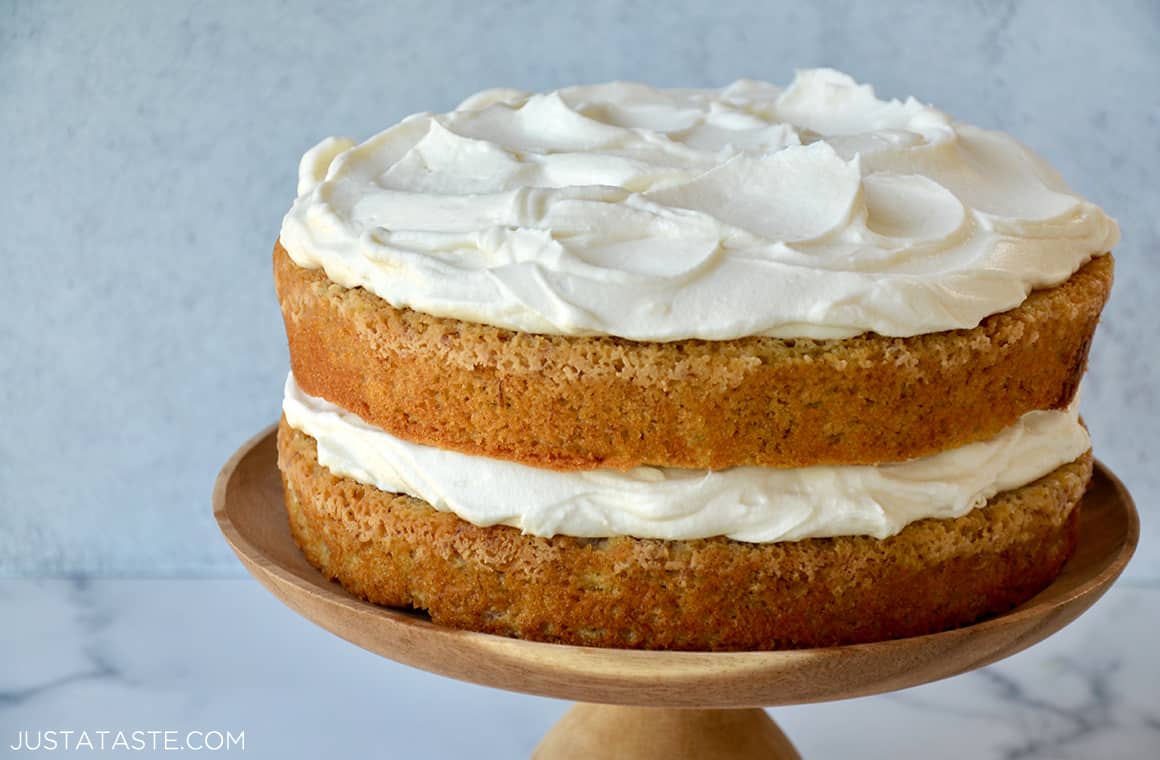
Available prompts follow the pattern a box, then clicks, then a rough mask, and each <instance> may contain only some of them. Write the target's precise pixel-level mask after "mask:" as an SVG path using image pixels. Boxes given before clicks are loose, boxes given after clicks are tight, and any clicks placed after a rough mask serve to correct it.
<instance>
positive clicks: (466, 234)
mask: <svg viewBox="0 0 1160 760" xmlns="http://www.w3.org/2000/svg"><path fill="white" fill-rule="evenodd" d="M1118 235H1119V232H1118V229H1117V226H1116V223H1115V222H1114V221H1113V220H1112V219H1111V218H1109V217H1108V216H1107V215H1105V214H1104V213H1103V212H1102V211H1101V210H1100V209H1099V208H1097V207H1096V206H1094V205H1092V204H1091V203H1088V202H1086V201H1084V200H1083V199H1081V198H1079V197H1078V196H1076V195H1075V194H1074V193H1073V192H1072V191H1071V190H1070V189H1069V188H1068V187H1067V185H1066V184H1065V183H1064V181H1063V180H1062V179H1061V178H1060V177H1059V175H1058V174H1057V173H1056V172H1055V171H1054V170H1053V169H1051V167H1049V166H1048V165H1047V164H1045V163H1044V162H1043V161H1042V160H1040V159H1039V158H1038V157H1037V156H1035V155H1034V154H1033V153H1032V152H1031V151H1029V150H1028V149H1027V148H1025V147H1023V146H1022V145H1020V144H1019V143H1018V142H1017V141H1015V140H1014V139H1012V138H1011V137H1009V136H1007V135H1004V134H1001V133H998V132H991V131H987V130H984V129H980V128H978V127H973V126H970V125H967V124H961V123H958V122H955V121H953V120H952V119H951V118H950V117H948V116H947V115H946V114H944V113H942V112H941V111H938V110H936V109H934V108H931V107H929V106H926V105H923V104H922V103H919V102H918V101H916V100H914V99H909V100H907V101H905V102H900V101H897V100H892V101H882V100H879V99H878V98H877V97H875V95H874V91H873V89H871V88H870V87H869V86H867V85H858V84H856V83H855V82H854V81H853V80H851V79H850V78H849V77H847V76H846V75H844V74H841V73H839V72H836V71H832V70H828V69H818V70H809V71H802V72H799V73H798V75H797V77H796V78H795V80H794V82H793V84H792V85H790V86H789V87H788V88H786V89H784V90H783V89H780V88H778V87H775V86H773V85H770V84H765V83H762V82H753V81H746V80H742V81H738V82H735V83H733V84H731V85H729V86H728V87H725V88H723V89H720V90H661V89H654V88H651V87H647V86H644V85H639V84H628V83H622V82H614V83H609V84H601V85H592V86H583V87H570V88H567V89H563V90H559V91H556V92H551V93H547V94H529V93H525V92H518V91H514V90H494V91H487V92H483V93H480V94H478V95H475V96H474V97H472V98H469V99H468V100H467V101H465V102H464V103H463V104H462V105H460V107H459V108H458V109H457V110H455V111H453V112H451V113H447V114H441V115H434V114H428V113H423V114H416V115H414V116H410V117H408V118H406V119H404V120H403V121H402V122H401V123H399V124H398V125H396V126H394V127H391V128H390V129H387V130H386V131H384V132H381V133H379V134H378V135H376V136H374V137H372V138H371V139H370V140H367V141H366V142H364V143H362V144H360V145H356V144H355V143H354V141H352V140H349V139H337V138H330V139H327V140H325V141H323V142H322V143H320V144H319V145H318V146H317V147H315V148H314V149H312V150H311V151H309V152H308V153H307V154H306V155H305V156H304V157H303V158H302V163H301V166H300V170H299V183H298V198H297V200H296V201H295V202H294V205H293V207H292V208H291V209H290V211H289V213H287V215H286V217H285V219H284V221H283V224H282V236H281V239H282V243H283V245H284V246H285V247H286V250H287V251H288V252H289V254H290V256H291V258H293V260H294V261H295V262H296V263H297V264H298V265H300V266H304V267H310V268H317V267H321V268H323V269H324V270H325V272H326V274H327V276H328V277H329V278H330V279H331V280H333V281H335V282H337V283H339V284H341V285H344V286H346V287H355V286H361V287H364V288H366V289H368V290H370V291H371V292H373V293H375V294H377V295H379V296H381V297H382V298H384V299H385V300H386V301H388V302H389V303H391V304H393V305H395V306H397V307H410V308H413V309H416V310H419V311H423V312H426V313H429V314H434V315H437V316H446V317H453V318H457V319H462V320H467V321H473V322H482V323H486V324H492V325H496V326H499V327H505V328H510V329H514V330H522V331H528V332H540V333H556V334H564V335H594V334H607V335H617V336H621V337H624V338H629V339H635V340H650V341H669V340H678V339H683V338H704V339H709V340H724V339H729V338H736V337H741V336H745V335H773V336H778V337H787V338H789V337H811V338H838V337H848V336H851V335H855V334H858V333H862V332H866V331H872V332H877V333H880V334H882V335H891V336H907V335H916V334H921V333H928V332H937V331H942V330H950V329H958V328H970V327H974V326H976V325H977V324H978V323H979V321H980V320H981V319H983V318H984V317H986V316H988V315H990V314H994V313H997V312H1000V311H1005V310H1007V309H1011V308H1013V307H1015V306H1017V305H1019V304H1020V303H1021V302H1022V301H1023V299H1024V298H1025V297H1026V295H1027V293H1028V292H1029V291H1030V290H1031V289H1033V288H1037V287H1046V286H1050V285H1055V284H1058V283H1060V282H1062V281H1064V280H1065V279H1067V278H1068V277H1069V276H1070V275H1071V274H1072V273H1073V272H1075V271H1076V270H1077V269H1078V268H1079V267H1080V266H1082V265H1083V264H1084V263H1085V262H1086V261H1087V260H1088V259H1090V258H1091V257H1092V256H1093V255H1098V254H1099V253H1102V252H1104V251H1107V250H1110V249H1111V248H1112V246H1113V245H1114V244H1115V243H1116V241H1117V240H1118Z"/></svg>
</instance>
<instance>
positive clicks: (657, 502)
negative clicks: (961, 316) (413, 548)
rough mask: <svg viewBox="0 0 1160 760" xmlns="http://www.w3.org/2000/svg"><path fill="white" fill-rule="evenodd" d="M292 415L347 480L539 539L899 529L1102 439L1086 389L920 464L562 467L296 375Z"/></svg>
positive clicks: (966, 504) (965, 508) (786, 536)
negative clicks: (489, 449)
mask: <svg viewBox="0 0 1160 760" xmlns="http://www.w3.org/2000/svg"><path fill="white" fill-rule="evenodd" d="M282 410H283V413H284V414H285V417H286V421H287V423H288V424H289V425H290V426H291V427H293V428H295V429H297V430H301V431H302V432H304V433H306V434H307V435H309V436H311V437H313V438H314V439H315V440H316V441H317V443H318V461H319V463H320V464H322V465H323V466H324V467H326V468H327V469H329V470H330V471H331V472H333V473H335V474H336V475H342V476H346V477H349V478H353V479H354V480H357V481H358V482H360V483H363V484H365V485H369V486H373V487H375V488H377V489H379V490H381V491H388V492H392V493H404V494H408V495H410V496H414V497H415V498H418V499H422V500H423V501H425V502H427V503H429V504H430V505H431V506H433V507H434V508H435V509H438V510H440V511H445V512H453V513H454V514H456V515H457V516H459V517H460V518H462V519H464V520H467V521H468V522H471V523H474V524H476V525H482V526H489V525H510V526H512V527H515V528H519V529H520V530H521V531H523V532H524V533H529V534H533V535H537V536H553V535H568V536H584V537H600V536H619V535H625V536H634V537H636V538H660V539H666V540H687V539H695V538H705V537H709V536H728V537H730V538H734V539H737V540H739V541H749V542H762V543H763V542H773V541H793V540H798V539H804V538H821V537H827V536H843V535H867V536H874V537H875V538H886V537H888V536H892V535H894V534H895V533H898V532H899V531H900V530H902V529H903V528H904V527H906V526H907V525H908V524H909V523H911V522H913V521H915V520H921V519H923V518H927V517H933V518H954V517H959V516H961V515H964V514H966V513H967V512H969V511H970V510H972V509H974V508H976V507H978V506H981V505H982V504H984V503H985V502H986V501H987V500H988V499H989V498H991V497H992V496H994V495H995V494H996V493H998V492H1000V491H1005V490H1008V489H1011V488H1018V487H1019V486H1023V485H1026V484H1027V483H1030V482H1032V481H1034V480H1036V479H1038V478H1040V477H1042V476H1044V475H1046V474H1047V473H1049V472H1051V471H1052V470H1054V469H1056V468H1057V467H1059V466H1061V465H1063V464H1065V463H1067V462H1071V461H1073V460H1075V459H1076V458H1077V457H1079V456H1081V455H1082V454H1083V453H1084V452H1085V451H1087V450H1088V449H1089V448H1090V447H1091V441H1090V439H1089V438H1088V434H1087V431H1086V430H1085V429H1084V427H1083V425H1082V424H1080V421H1079V404H1078V395H1077V397H1076V399H1074V400H1073V401H1072V403H1071V405H1070V406H1069V407H1068V408H1067V409H1066V410H1064V411H1033V412H1028V413H1027V414H1025V415H1023V417H1021V418H1020V419H1019V420H1018V421H1017V422H1016V423H1015V424H1014V425H1013V426H1011V427H1009V428H1007V429H1006V430H1004V431H1003V432H1002V433H1000V434H999V435H998V436H996V437H995V438H993V439H991V440H988V441H983V442H979V443H972V444H968V445H966V446H963V447H960V448H957V449H951V450H949V451H944V452H940V453H938V454H934V455H932V456H928V457H923V458H921V459H914V460H911V461H908V462H900V463H892V464H883V465H876V466H872V465H851V466H826V467H805V468H798V469H787V470H779V469H774V468H768V467H735V468H732V469H727V470H683V469H673V468H658V467H638V468H635V469H632V470H628V471H619V470H587V471H579V472H558V471H555V470H545V469H540V468H536V467H530V466H528V465H523V464H519V463H516V462H509V461H503V460H498V459H489V458H487V457H480V456H473V455H470V454H463V453H459V452H454V451H446V450H442V449H438V448H433V447H430V446H423V445H420V444H416V443H411V442H408V441H404V440H402V439H400V438H396V437H395V436H392V435H390V434H389V433H387V432H385V431H383V430H381V429H379V428H376V427H374V426H372V425H370V424H368V423H367V422H365V421H363V420H362V419H360V418H359V417H358V416H357V415H355V414H352V413H351V412H348V411H346V410H344V409H341V408H340V407H338V406H335V405H334V404H331V403H330V402H328V401H325V400H324V399H320V398H316V397H314V396H310V395H308V394H306V393H305V392H303V391H302V390H301V389H300V388H299V387H298V385H297V383H295V381H294V377H293V375H290V376H289V377H287V379H286V388H285V396H284V401H283V406H282Z"/></svg>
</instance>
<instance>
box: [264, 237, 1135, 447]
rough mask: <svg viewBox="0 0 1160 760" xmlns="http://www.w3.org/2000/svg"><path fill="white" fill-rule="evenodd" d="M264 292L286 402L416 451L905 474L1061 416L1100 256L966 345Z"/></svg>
mask: <svg viewBox="0 0 1160 760" xmlns="http://www.w3.org/2000/svg"><path fill="white" fill-rule="evenodd" d="M274 275H275V283H276V287H277V290H278V298H279V301H280V303H281V306H282V314H283V317H284V319H285V323H286V334H287V336H288V338H289V343H290V364H291V367H292V369H293V371H294V376H295V378H297V381H298V385H299V386H300V387H301V388H302V389H303V390H304V391H306V392H307V393H309V394H312V395H314V396H320V397H322V398H325V399H327V400H329V401H331V402H333V403H335V404H337V405H339V406H341V407H343V408H345V409H348V410H350V411H353V412H355V413H356V414H358V415H359V416H360V417H362V418H363V419H364V420H366V421H367V422H370V423H371V424H373V425H375V426H377V427H379V428H382V429H383V430H386V431H388V432H390V433H392V434H393V435H396V436H398V437H400V438H404V439H407V440H410V441H414V442H417V443H423V444H426V445H430V446H438V447H440V448H445V449H454V450H457V451H462V452H466V453H470V454H478V455H483V456H489V457H494V458H500V459H509V460H515V461H518V462H523V463H525V464H531V465H535V466H539V467H551V468H555V469H592V468H597V467H605V468H621V469H627V468H629V467H635V466H637V465H641V464H651V465H661V466H670V467H685V468H710V469H722V468H725V467H733V466H738V465H760V466H767V467H804V466H809V465H816V464H873V463H878V462H891V461H901V460H906V459H912V458H915V457H919V456H925V455H928V454H933V453H935V452H938V451H943V450H946V449H949V448H954V447H957V446H962V445H964V444H966V443H970V442H973V441H979V440H985V439H988V438H991V437H993V436H995V435H996V434H998V433H999V431H1001V430H1002V429H1003V428H1005V427H1008V426H1009V425H1011V424H1013V423H1014V422H1015V421H1016V420H1017V419H1018V418H1019V416H1020V415H1022V414H1024V413H1025V412H1028V411H1031V410H1034V409H1055V408H1061V407H1063V406H1066V404H1067V403H1068V401H1069V400H1070V399H1071V397H1072V394H1073V393H1074V391H1075V388H1076V385H1077V384H1078V382H1079V378H1080V376H1081V375H1082V374H1083V371H1084V367H1085V364H1086V362H1087V354H1088V347H1089V345H1090V342H1091V337H1092V333H1093V332H1094V331H1095V327H1096V323H1097V321H1098V319H1099V314H1100V310H1101V309H1102V308H1103V305H1104V302H1105V301H1106V300H1107V296H1108V291H1109V289H1110V288H1111V283H1112V258H1111V256H1110V255H1104V256H1100V257H1097V258H1095V259H1093V260H1092V261H1091V262H1089V263H1088V264H1087V265H1085V266H1084V267H1083V268H1082V269H1080V271H1078V272H1077V273H1076V274H1074V275H1073V276H1072V277H1071V278H1070V279H1069V280H1068V281H1067V282H1065V283H1063V284H1062V285H1059V286H1058V287H1055V288H1051V289H1047V290H1042V291H1037V292H1034V293H1032V294H1031V295H1030V296H1029V297H1028V298H1027V300H1026V301H1025V302H1024V303H1023V304H1022V305H1020V306H1019V307H1018V308H1016V309H1013V310H1011V311H1008V312H1005V313H1002V314H997V315H994V316H991V317H988V318H987V319H986V320H984V322H983V323H982V324H981V325H980V326H979V327H977V328H975V329H973V330H956V331H952V332H944V333H935V334H930V335H921V336H916V337H912V338H886V337H882V336H878V335H873V334H867V335H862V336H858V337H855V338H849V339H846V340H840V341H815V340H781V339H777V338H765V337H752V338H742V339H738V340H731V341H720V342H709V341H700V340H685V341H677V342H673V343H638V342H633V341H628V340H623V339H619V338H609V337H589V338H577V337H565V336H557V335H534V334H529V333H520V332H513V331H510V330H503V329H500V328H496V327H491V326H488V325H480V324H474V323H468V322H462V321H457V320H454V319H442V318H438V317H432V316H429V315H426V314H422V313H419V312H416V311H412V310H410V309H396V308H394V307H392V306H390V305H389V304H388V303H386V302H385V301H383V300H382V299H380V298H378V297H377V296H375V295H373V294H372V293H370V292H368V291H365V290H363V289H361V288H352V289H347V288H343V287H341V286H339V285H336V284H334V283H333V282H331V281H330V280H328V279H327V278H326V275H325V274H324V273H323V272H322V271H321V270H312V269H305V268H301V267H298V266H297V265H295V264H294V262H293V261H292V260H291V259H290V257H289V255H288V254H287V253H286V252H285V250H284V249H283V248H282V247H281V244H278V245H277V246H276V247H275V249H274Z"/></svg>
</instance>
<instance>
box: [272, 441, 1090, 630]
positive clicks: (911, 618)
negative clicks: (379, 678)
mask: <svg viewBox="0 0 1160 760" xmlns="http://www.w3.org/2000/svg"><path fill="white" fill-rule="evenodd" d="M278 466H279V468H280V469H281V471H282V481H283V486H284V488H285V496H286V509H287V512H288V515H289V519H290V529H291V532H292V533H293V535H294V540H295V541H296V542H297V543H298V545H299V546H300V547H301V548H302V550H303V552H304V553H305V555H306V557H307V559H309V560H310V562H311V563H312V564H313V565H315V566H316V567H317V568H318V569H319V570H321V571H322V572H323V573H324V574H326V575H327V576H328V577H330V578H333V579H335V580H337V581H339V582H340V583H341V584H342V585H343V586H344V587H345V588H346V589H347V590H348V591H350V592H351V593H352V594H355V595H356V596H359V597H362V598H364V599H367V600H369V601H371V602H375V603H377V604H383V605H388V606H394V607H414V608H418V609H423V610H426V611H427V612H428V613H429V614H430V616H431V619H432V620H433V621H434V622H436V623H439V624H442V625H448V626H454V627H457V628H465V629H471V630H476V631H483V632H487V633H494V634H500V635H506V636H516V637H520V638H525V639H533V640H537V641H550V642H557V643H565V644H578V645H585V646H603V647H623V648H636V649H683V650H757V649H788V648H800V647H822V646H833V645H838V644H852V643H859V642H866V641H878V640H883V639H891V638H900V637H904V636H915V635H920V634H925V633H932V632H935V631H940V630H946V629H948V628H955V627H958V626H961V625H966V624H969V623H972V622H975V621H976V620H978V619H980V618H982V617H986V616H988V615H994V614H997V613H1000V612H1003V611H1006V610H1008V609H1010V608H1012V607H1014V606H1015V605H1017V604H1019V603H1021V602H1023V601H1025V600H1026V599H1029V598H1030V597H1031V596H1033V595H1034V594H1036V593H1037V592H1038V591H1040V590H1041V589H1042V588H1044V587H1045V586H1046V585H1047V584H1048V583H1050V582H1051V580H1052V579H1053V578H1054V577H1055V576H1056V575H1057V574H1058V573H1059V570H1060V568H1062V566H1063V563H1064V562H1065V561H1066V559H1067V557H1068V556H1069V555H1070V554H1071V551H1072V549H1073V548H1074V546H1075V541H1076V529H1077V525H1078V513H1079V509H1078V507H1079V502H1080V499H1081V498H1082V496H1083V492H1084V489H1085V488H1086V486H1087V482H1088V480H1089V478H1090V477H1091V470H1092V460H1091V455H1090V453H1089V454H1085V455H1084V456H1083V457H1081V458H1080V459H1078V460H1076V461H1075V462H1071V463H1069V464H1066V465H1064V466H1062V467H1060V468H1058V469H1056V470H1054V471H1053V472H1051V473H1049V474H1048V475H1046V476H1044V477H1042V478H1040V479H1039V480H1036V481H1035V482H1033V483H1030V484H1028V485H1026V486H1023V487H1022V488H1017V489H1013V490H1010V491H1004V492H1002V493H1000V494H997V495H996V496H995V497H993V498H992V499H991V500H990V501H989V502H988V503H987V504H986V505H985V506H983V507H981V508H979V509H976V510H974V511H972V512H970V513H969V514H967V515H964V516H963V517H960V518H957V519H953V520H931V519H928V520H921V521H919V522H915V523H912V524H910V525H909V526H907V527H906V528H905V529H903V530H902V532H900V533H899V534H897V535H895V536H893V537H891V538H888V539H885V540H878V539H875V538H870V537H865V536H842V537H837V538H815V539H807V540H803V541H796V542H780V543H770V544H752V543H744V542H739V541H733V540H730V539H726V538H710V539H698V540H693V541H662V540H657V539H635V538H629V537H614V538H596V539H594V538H573V537H569V536H556V537H554V538H542V537H538V536H531V535H524V534H522V533H520V532H519V531H518V530H516V529H514V528H509V527H505V526H495V527H486V528H485V527H479V526H476V525H473V524H471V523H469V522H466V521H464V520H462V519H460V518H458V517H456V516H455V515H453V514H450V513H446V512H439V511H437V510H435V509H434V508H433V507H431V506H430V505H429V504H427V503H426V502H423V501H420V500H418V499H414V498H411V497H409V496H403V495H398V494H392V493H385V492H383V491H379V490H377V489H375V488H373V487H370V486H366V485H363V484H361V483H358V482H356V481H354V480H352V479H350V478H345V477H339V476H335V475H334V474H332V473H331V472H330V471H329V470H327V469H326V468H325V467H323V466H321V465H319V463H318V459H317V455H316V447H315V442H314V439H313V438H311V437H310V436H308V435H306V434H305V433H302V432H300V431H298V430H295V429H293V428H291V427H289V426H288V425H286V423H285V420H283V422H282V424H281V425H280V426H279V429H278Z"/></svg>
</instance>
